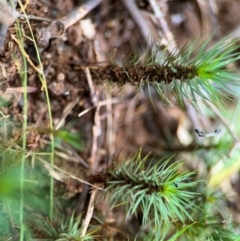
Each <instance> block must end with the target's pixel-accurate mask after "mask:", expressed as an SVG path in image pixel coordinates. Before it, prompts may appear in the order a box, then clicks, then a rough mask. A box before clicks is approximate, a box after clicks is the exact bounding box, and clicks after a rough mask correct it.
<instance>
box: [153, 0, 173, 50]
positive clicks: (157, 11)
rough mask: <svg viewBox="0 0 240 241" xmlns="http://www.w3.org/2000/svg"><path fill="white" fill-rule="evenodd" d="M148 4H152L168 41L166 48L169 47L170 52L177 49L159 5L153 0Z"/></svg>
mask: <svg viewBox="0 0 240 241" xmlns="http://www.w3.org/2000/svg"><path fill="white" fill-rule="evenodd" d="M150 4H151V6H152V9H153V12H154V14H155V16H156V18H157V20H158V21H159V23H160V25H161V27H162V30H163V32H164V35H165V37H166V39H167V41H168V43H169V45H168V48H169V50H170V52H173V51H177V45H176V43H175V41H174V37H173V34H172V32H171V30H170V28H169V27H168V24H167V21H166V19H165V18H164V15H163V13H162V11H161V9H160V7H159V6H158V4H157V3H156V1H155V0H150Z"/></svg>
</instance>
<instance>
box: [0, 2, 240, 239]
mask: <svg viewBox="0 0 240 241" xmlns="http://www.w3.org/2000/svg"><path fill="white" fill-rule="evenodd" d="M156 2H157V4H158V6H159V7H160V9H161V10H162V14H163V19H164V20H165V21H166V22H165V24H167V26H168V27H169V31H170V33H171V34H172V36H173V37H174V40H175V43H176V45H177V47H178V48H179V49H180V48H181V47H182V46H184V45H185V44H186V43H189V42H191V41H192V40H196V39H199V38H202V39H206V38H208V37H209V36H211V35H212V34H213V38H212V42H216V41H218V40H220V39H222V38H224V37H226V36H227V35H229V34H231V33H232V32H234V31H236V29H237V26H238V25H239V23H240V15H239V12H240V3H239V1H236V0H218V1H197V0H184V1H182V0H172V1H164V0H162V1H156ZM22 3H23V4H24V7H25V11H26V14H27V16H31V15H33V16H38V17H41V18H43V20H40V21H39V20H34V19H30V24H31V28H32V31H33V34H34V37H35V39H36V42H37V46H38V51H39V54H40V58H41V64H42V66H43V70H44V75H45V78H46V84H47V90H48V94H49V98H50V103H51V112H52V121H53V125H54V127H55V130H56V131H55V137H56V139H57V138H59V132H57V130H66V131H67V132H68V133H73V134H76V135H80V136H81V138H80V139H77V141H79V148H77V147H76V146H72V145H70V144H69V143H67V142H60V144H59V145H58V146H57V148H56V152H55V165H56V166H58V167H59V168H61V169H63V170H65V171H66V172H68V173H71V175H73V176H77V177H79V178H81V179H83V180H87V181H90V176H91V174H92V173H95V172H101V171H103V170H104V169H105V168H107V166H108V165H110V164H111V162H112V160H113V158H117V159H118V160H119V161H121V160H122V159H123V158H124V156H128V155H129V154H131V153H134V152H136V151H137V150H139V148H142V152H143V154H146V153H149V152H150V151H151V153H152V154H153V155H160V156H161V155H163V154H159V153H160V151H162V153H170V152H177V151H180V152H181V151H187V150H191V148H194V145H195V144H194V138H195V137H194V135H195V134H194V132H193V129H194V123H193V121H192V119H191V117H190V116H189V114H188V113H187V112H184V111H183V110H181V109H180V108H179V107H178V106H177V105H176V106H174V107H171V108H168V109H166V108H165V106H164V105H163V104H162V103H161V102H159V101H156V100H157V98H158V97H157V96H155V95H154V94H153V96H152V98H153V100H154V101H153V102H154V103H156V104H155V105H154V106H153V104H152V101H151V100H150V99H149V97H148V96H147V94H146V93H145V94H141V93H139V94H137V91H136V89H135V87H134V86H132V85H131V84H127V85H126V86H124V88H122V86H119V84H118V83H115V84H112V83H111V84H109V83H107V82H106V81H103V76H100V77H101V78H100V77H99V76H96V75H94V74H92V76H91V73H90V77H92V82H91V81H90V79H91V78H90V79H89V78H88V77H87V74H88V73H87V72H86V71H85V67H90V66H95V68H106V67H102V66H108V65H110V66H111V65H112V66H116V65H117V66H121V65H123V63H124V61H125V60H126V58H127V57H128V56H129V55H130V54H131V53H132V51H134V50H136V49H139V51H140V52H141V51H143V52H144V51H146V48H147V39H146V37H145V36H144V34H143V32H144V31H145V32H146V31H147V33H148V34H151V36H152V37H151V39H152V40H151V41H152V42H153V43H158V44H159V43H160V42H161V44H162V45H163V47H164V46H166V45H167V44H168V43H169V41H170V40H169V39H168V38H167V37H166V32H165V29H164V28H165V27H164V23H163V22H161V21H159V19H158V18H157V17H156V14H155V13H154V11H153V9H152V6H151V4H150V1H147V0H136V1H134V3H135V6H136V7H137V11H138V14H140V16H141V18H138V19H139V20H136V19H134V18H133V12H134V11H135V10H134V9H131V8H130V7H127V5H126V4H124V1H116V0H105V1H102V2H101V1H100V3H99V4H98V6H96V7H95V8H94V9H93V10H91V11H89V12H88V13H87V14H86V15H85V16H84V17H82V18H81V19H80V20H78V21H77V22H76V23H74V24H71V25H70V26H68V28H67V29H64V26H62V25H61V22H60V23H59V22H58V23H56V21H55V20H61V19H63V17H65V16H67V14H68V13H69V12H71V11H73V10H74V9H75V8H76V7H77V6H79V5H80V6H81V4H84V2H83V1H74V0H55V1H54V0H31V1H22ZM85 3H87V1H86V2H85ZM210 3H211V4H210ZM214 4H216V6H215V5H214ZM16 10H17V11H20V6H19V4H17V5H16ZM0 18H1V17H0ZM44 18H45V19H51V21H50V22H48V21H47V20H44ZM18 20H19V23H20V26H22V29H23V31H24V37H23V39H24V45H23V46H24V51H25V55H26V56H28V57H27V58H28V59H29V60H28V65H27V66H28V67H27V86H28V89H27V91H28V95H27V98H28V112H27V119H28V135H27V145H28V147H27V148H28V150H29V151H31V152H38V151H43V150H46V149H49V140H50V136H49V133H50V132H51V126H50V124H49V113H48V108H47V101H46V95H45V92H44V86H43V84H42V82H41V79H40V78H39V74H38V72H37V68H38V67H39V66H40V63H39V61H38V58H37V52H36V50H35V46H34V43H33V41H32V40H31V39H30V38H31V32H30V30H29V27H28V24H27V21H26V20H25V19H24V18H19V19H18ZM140 20H141V21H142V22H137V21H140ZM54 21H55V22H54ZM53 23H54V24H53ZM142 23H145V24H146V26H148V29H141V28H140V27H139V26H141V24H142ZM51 24H53V25H52V26H51ZM16 29H17V28H16V25H10V26H9V27H8V29H7V32H6V34H5V35H3V36H4V44H3V45H2V46H0V65H1V71H0V92H1V97H0V103H1V107H0V113H1V116H2V117H4V118H5V120H6V122H7V126H8V128H7V129H6V128H5V126H4V130H3V131H2V130H1V133H5V134H4V135H3V138H2V139H1V140H0V141H1V143H3V144H4V146H9V145H12V144H13V143H14V144H16V143H20V142H21V136H22V132H21V125H22V123H23V106H24V97H23V91H24V90H23V88H22V79H21V77H22V76H21V71H22V67H23V58H22V53H21V49H20V47H19V45H18V44H17V42H16V41H15V39H14V36H16V34H17V30H16ZM1 31H2V30H1ZM1 33H3V34H4V31H2V32H1ZM235 33H236V32H235ZM47 34H50V35H51V37H50V38H49V37H47V36H46V35H47ZM1 36H2V35H1ZM0 43H1V42H0ZM30 61H31V63H32V64H30ZM33 66H35V67H36V68H35V67H33ZM92 68H93V67H92ZM96 72H97V70H96ZM144 92H146V90H143V93H144ZM79 114H80V117H79ZM208 123H209V122H207V124H208ZM56 128H57V129H56ZM180 128H183V129H184V131H185V132H186V133H187V134H188V135H189V136H191V137H189V138H190V139H189V140H186V141H185V140H183V138H182V137H180V136H179V135H178V130H179V129H180ZM55 193H56V196H57V197H58V198H59V200H61V205H60V206H61V207H60V208H61V210H64V212H65V213H66V215H71V213H72V212H73V211H74V212H75V214H80V213H83V212H85V211H86V208H87V205H88V201H89V186H87V185H86V184H82V183H80V182H78V181H77V180H74V179H73V178H70V177H68V178H66V177H65V178H64V180H63V181H62V182H61V181H57V180H56V184H55ZM102 202H103V201H102ZM64 205H65V206H64ZM95 213H96V216H97V215H98V216H99V217H101V219H102V220H103V224H102V229H103V230H104V232H105V236H106V238H108V239H109V240H111V239H110V238H111V237H113V236H115V237H119V240H122V239H121V238H126V236H125V233H128V234H134V233H135V231H136V230H137V229H138V228H139V225H140V224H139V221H138V220H135V219H134V218H133V219H132V220H129V221H128V222H129V224H130V225H129V226H128V227H126V225H124V224H123V223H124V218H125V217H124V215H123V214H122V212H121V211H120V210H118V209H117V210H116V211H112V210H111V209H110V207H109V205H108V204H107V203H106V202H103V203H98V204H97V205H96V210H95ZM94 222H96V223H97V222H98V221H97V219H96V220H94V219H93V221H92V224H94ZM113 223H114V225H112V224H113ZM104 225H105V226H104ZM111 225H112V227H117V228H116V229H115V228H111ZM123 233H124V234H123ZM116 240H117V239H116Z"/></svg>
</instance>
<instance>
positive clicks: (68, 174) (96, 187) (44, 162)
mask: <svg viewBox="0 0 240 241" xmlns="http://www.w3.org/2000/svg"><path fill="white" fill-rule="evenodd" d="M37 158H38V160H39V161H41V162H42V163H43V164H44V166H46V165H48V170H51V169H50V168H52V166H50V164H49V163H48V162H46V161H45V160H43V159H42V158H41V157H37ZM53 168H54V169H56V170H58V171H60V172H61V173H63V174H65V175H67V176H68V177H70V178H72V179H74V180H77V181H79V182H80V183H84V184H87V185H89V186H91V187H93V188H95V189H98V190H101V191H104V189H103V188H101V187H99V186H96V185H94V184H91V183H89V182H87V181H84V180H83V179H81V178H79V177H76V176H75V175H72V174H70V173H68V172H66V171H64V170H63V169H61V168H59V167H57V166H55V165H54V166H53Z"/></svg>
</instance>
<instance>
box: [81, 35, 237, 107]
mask: <svg viewBox="0 0 240 241" xmlns="http://www.w3.org/2000/svg"><path fill="white" fill-rule="evenodd" d="M209 42H210V39H208V40H207V41H205V42H204V43H203V44H200V45H198V46H194V44H193V43H192V44H189V45H186V46H185V47H183V48H182V49H181V50H180V51H179V52H178V53H175V52H173V53H170V54H168V55H167V56H166V51H162V52H161V50H159V49H157V50H155V51H152V49H151V48H149V49H147V51H146V53H145V54H144V55H143V56H140V57H139V58H136V57H134V58H133V59H130V60H129V61H128V62H127V63H124V64H123V65H122V66H120V65H117V64H116V63H114V62H113V61H109V63H106V64H102V63H99V64H95V65H89V66H88V68H89V70H90V73H91V76H92V80H93V82H94V83H95V84H98V85H103V84H105V83H110V84H111V83H114V84H117V85H118V86H123V87H124V85H126V84H131V85H134V86H136V87H137V88H139V87H140V89H141V88H142V87H143V86H144V85H145V86H148V87H149V86H151V85H152V86H153V87H154V88H155V89H156V91H157V93H158V94H159V96H160V98H161V100H162V101H163V102H164V103H165V104H167V105H169V104H170V103H171V101H170V98H169V94H171V95H172V96H175V98H176V100H177V102H178V103H179V104H180V106H182V107H183V108H184V99H187V101H189V102H190V103H191V104H192V105H193V106H194V107H197V100H196V99H197V96H200V97H201V98H203V99H205V100H208V101H211V102H212V103H213V104H215V105H217V106H221V107H223V106H225V105H226V101H225V99H226V98H228V99H231V98H229V96H232V95H233V96H234V94H235V93H234V92H233V91H232V88H230V86H231V85H238V82H239V77H238V76H237V75H236V74H235V73H234V72H233V71H232V70H229V68H228V65H229V64H231V63H232V62H234V61H236V60H238V59H239V58H240V55H239V52H238V51H237V50H238V49H237V48H238V46H237V44H236V41H235V40H230V39H229V38H225V39H223V40H221V41H220V42H218V43H217V44H215V45H214V46H212V47H211V48H208V44H209ZM134 56H135V55H134ZM192 56H195V57H192ZM84 68H85V67H81V66H78V67H77V69H78V70H79V71H80V72H81V71H82V72H83V69H84ZM80 75H81V81H84V79H85V80H86V76H85V74H84V73H81V74H80ZM149 93H150V91H149Z"/></svg>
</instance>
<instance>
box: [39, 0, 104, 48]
mask: <svg viewBox="0 0 240 241" xmlns="http://www.w3.org/2000/svg"><path fill="white" fill-rule="evenodd" d="M101 2H102V0H90V1H88V2H86V3H85V4H83V5H81V6H78V7H77V8H76V9H74V10H73V11H72V12H70V13H68V14H67V15H66V16H64V17H62V18H60V19H58V20H54V21H52V22H51V23H50V24H49V26H48V27H47V28H42V29H41V30H40V31H39V32H38V35H39V36H40V40H39V44H40V45H41V46H43V47H47V46H48V44H49V40H50V39H52V38H59V37H61V36H63V34H64V33H65V31H66V30H67V29H68V28H69V27H70V26H72V25H73V24H75V23H76V22H78V21H79V20H81V19H82V18H84V17H85V16H86V15H87V14H88V13H89V12H90V11H92V10H93V9H94V8H95V7H97V6H98V5H99V4H100V3H101Z"/></svg>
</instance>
